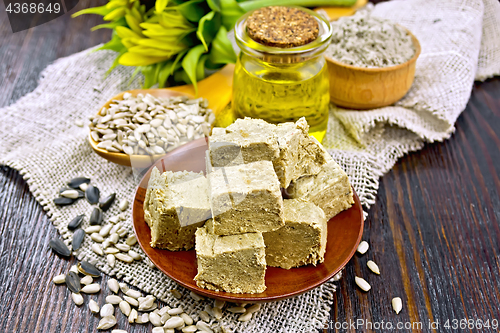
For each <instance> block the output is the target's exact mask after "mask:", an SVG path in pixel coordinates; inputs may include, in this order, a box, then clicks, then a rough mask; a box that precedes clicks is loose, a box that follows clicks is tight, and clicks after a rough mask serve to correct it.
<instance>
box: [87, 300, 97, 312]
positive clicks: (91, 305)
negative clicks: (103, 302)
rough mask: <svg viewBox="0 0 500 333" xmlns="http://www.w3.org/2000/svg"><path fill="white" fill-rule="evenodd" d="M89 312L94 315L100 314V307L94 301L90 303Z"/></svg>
mask: <svg viewBox="0 0 500 333" xmlns="http://www.w3.org/2000/svg"><path fill="white" fill-rule="evenodd" d="M89 310H90V312H92V313H99V305H98V304H97V302H96V301H94V300H93V299H91V300H90V301H89Z"/></svg>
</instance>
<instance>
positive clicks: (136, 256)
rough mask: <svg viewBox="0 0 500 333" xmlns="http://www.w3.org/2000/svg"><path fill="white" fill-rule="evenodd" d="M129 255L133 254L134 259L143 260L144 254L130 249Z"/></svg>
mask: <svg viewBox="0 0 500 333" xmlns="http://www.w3.org/2000/svg"><path fill="white" fill-rule="evenodd" d="M128 255H129V256H131V257H132V258H133V259H134V260H141V259H142V256H141V255H140V254H139V253H137V252H135V251H133V250H130V251H128Z"/></svg>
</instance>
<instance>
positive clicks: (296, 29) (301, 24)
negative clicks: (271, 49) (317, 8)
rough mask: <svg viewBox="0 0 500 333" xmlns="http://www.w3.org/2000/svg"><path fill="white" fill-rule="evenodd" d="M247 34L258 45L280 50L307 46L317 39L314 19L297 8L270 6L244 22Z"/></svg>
mask: <svg viewBox="0 0 500 333" xmlns="http://www.w3.org/2000/svg"><path fill="white" fill-rule="evenodd" d="M246 27H247V33H248V35H249V36H250V38H252V39H253V40H255V41H256V42H258V43H261V44H263V45H266V46H275V47H280V48H289V47H296V46H302V45H305V44H308V43H310V42H312V41H314V40H315V39H316V38H317V37H318V33H319V24H318V22H317V21H316V19H315V18H314V17H313V16H312V15H310V14H309V13H306V12H305V11H303V10H300V9H298V8H291V7H282V6H270V7H264V8H260V9H258V10H256V11H254V12H253V13H252V15H250V16H249V17H248V19H247V22H246Z"/></svg>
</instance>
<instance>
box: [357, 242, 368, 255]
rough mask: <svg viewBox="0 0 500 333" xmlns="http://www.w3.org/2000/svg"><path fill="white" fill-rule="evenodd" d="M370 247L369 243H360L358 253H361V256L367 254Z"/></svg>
mask: <svg viewBox="0 0 500 333" xmlns="http://www.w3.org/2000/svg"><path fill="white" fill-rule="evenodd" d="M369 247H370V246H369V245H368V243H367V242H365V241H362V242H361V243H359V245H358V249H357V251H358V253H360V254H365V253H366V251H368V248H369Z"/></svg>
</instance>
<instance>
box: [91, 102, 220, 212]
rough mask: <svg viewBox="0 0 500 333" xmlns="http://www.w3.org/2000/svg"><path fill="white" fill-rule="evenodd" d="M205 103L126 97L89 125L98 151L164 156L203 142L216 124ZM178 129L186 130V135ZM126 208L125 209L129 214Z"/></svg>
mask: <svg viewBox="0 0 500 333" xmlns="http://www.w3.org/2000/svg"><path fill="white" fill-rule="evenodd" d="M207 106H208V101H206V100H205V99H202V98H199V99H187V98H186V97H171V98H156V97H153V96H151V95H149V94H147V95H143V94H138V95H137V96H132V95H131V94H124V95H123V100H115V101H113V103H111V104H110V105H109V108H102V109H101V110H100V111H99V113H98V115H97V116H95V117H94V118H93V120H92V122H91V123H90V124H89V128H90V131H91V132H90V135H91V137H92V139H93V140H94V141H96V142H97V147H99V148H101V149H105V150H107V151H109V152H123V153H125V154H128V155H161V154H165V153H166V152H168V151H171V150H172V149H174V148H175V147H177V146H178V145H180V144H182V143H185V142H188V141H191V140H193V139H197V138H201V137H203V136H204V135H205V134H206V133H205V132H206V129H207V128H210V127H211V124H212V123H213V122H214V121H215V115H214V114H213V112H212V111H211V110H210V109H207ZM177 125H182V126H185V127H186V128H184V131H182V133H181V132H180V131H179V130H177V131H174V130H172V129H176V128H177V127H176V126H177ZM125 209H126V208H124V209H122V210H125Z"/></svg>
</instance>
